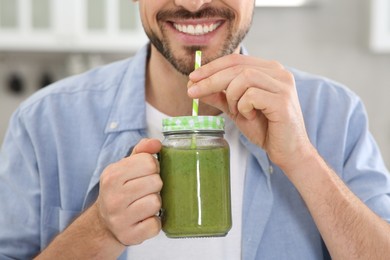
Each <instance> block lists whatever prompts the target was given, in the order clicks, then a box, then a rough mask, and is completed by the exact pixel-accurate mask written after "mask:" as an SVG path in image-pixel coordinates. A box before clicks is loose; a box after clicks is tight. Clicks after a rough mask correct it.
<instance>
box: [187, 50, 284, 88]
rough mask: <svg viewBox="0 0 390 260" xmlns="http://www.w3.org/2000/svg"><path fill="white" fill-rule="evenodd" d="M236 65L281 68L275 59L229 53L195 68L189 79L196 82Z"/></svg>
mask: <svg viewBox="0 0 390 260" xmlns="http://www.w3.org/2000/svg"><path fill="white" fill-rule="evenodd" d="M238 65H249V66H256V67H259V68H266V69H283V65H281V64H280V63H279V62H276V61H271V60H264V59H260V58H254V57H251V56H247V55H242V54H230V55H226V56H223V57H221V58H218V59H216V60H213V61H211V62H209V63H207V64H205V65H203V66H202V67H200V68H198V69H196V70H195V71H193V72H192V73H191V74H190V75H189V80H190V81H192V82H194V83H196V82H198V81H200V80H203V79H205V78H208V77H210V76H211V75H213V74H215V73H217V72H218V71H221V70H225V69H227V68H230V67H235V66H238Z"/></svg>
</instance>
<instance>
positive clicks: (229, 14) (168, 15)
mask: <svg viewBox="0 0 390 260" xmlns="http://www.w3.org/2000/svg"><path fill="white" fill-rule="evenodd" d="M213 17H222V18H225V19H227V20H231V19H234V18H235V15H234V13H233V11H231V10H230V9H226V8H224V9H222V8H212V7H206V8H204V9H201V10H199V11H197V12H190V11H188V10H186V9H184V8H182V9H178V10H165V11H160V12H158V13H157V16H156V19H157V21H167V20H170V19H173V18H175V19H200V18H213Z"/></svg>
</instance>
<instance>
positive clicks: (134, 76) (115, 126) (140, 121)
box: [105, 45, 149, 133]
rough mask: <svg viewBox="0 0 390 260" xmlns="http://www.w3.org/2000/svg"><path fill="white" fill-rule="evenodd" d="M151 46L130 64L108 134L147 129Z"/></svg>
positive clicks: (108, 127) (113, 110)
mask: <svg viewBox="0 0 390 260" xmlns="http://www.w3.org/2000/svg"><path fill="white" fill-rule="evenodd" d="M148 53H149V45H145V46H144V47H143V48H141V49H140V50H139V51H138V52H137V53H136V55H135V56H134V57H132V58H131V59H130V60H129V62H128V63H127V64H128V68H127V69H126V70H125V73H124V75H123V77H122V79H121V80H120V81H119V83H118V84H119V87H118V90H117V93H116V97H115V99H114V104H113V106H112V109H111V112H110V116H109V120H108V122H107V126H106V129H105V132H106V133H109V132H119V131H126V130H139V129H144V128H146V121H145V78H146V75H145V71H146V62H147V57H148Z"/></svg>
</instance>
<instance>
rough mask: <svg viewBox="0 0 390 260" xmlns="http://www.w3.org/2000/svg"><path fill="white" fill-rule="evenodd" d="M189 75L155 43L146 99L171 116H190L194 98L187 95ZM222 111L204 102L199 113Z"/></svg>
mask: <svg viewBox="0 0 390 260" xmlns="http://www.w3.org/2000/svg"><path fill="white" fill-rule="evenodd" d="M187 83H188V77H187V76H185V75H183V74H181V73H180V72H178V71H177V70H176V69H175V68H174V67H173V66H172V65H171V64H170V63H169V62H168V61H167V60H166V59H165V58H164V57H163V56H162V55H161V54H160V52H158V51H157V50H156V49H155V48H154V47H153V45H151V50H150V58H149V62H148V64H147V69H146V86H145V87H146V100H147V102H149V104H151V105H152V106H153V107H155V108H156V109H157V110H159V111H160V112H162V113H164V114H166V115H169V116H188V115H191V113H192V99H191V98H189V97H188V95H187ZM220 113H221V112H220V111H219V110H218V109H216V108H214V107H211V106H208V105H206V104H204V103H202V102H200V103H199V115H202V114H203V115H217V114H220Z"/></svg>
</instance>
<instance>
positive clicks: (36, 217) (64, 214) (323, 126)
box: [0, 46, 390, 260]
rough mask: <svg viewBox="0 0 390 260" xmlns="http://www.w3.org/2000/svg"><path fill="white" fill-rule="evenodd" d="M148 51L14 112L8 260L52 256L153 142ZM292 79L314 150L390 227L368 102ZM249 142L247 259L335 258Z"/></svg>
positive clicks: (313, 80)
mask: <svg viewBox="0 0 390 260" xmlns="http://www.w3.org/2000/svg"><path fill="white" fill-rule="evenodd" d="M147 51H148V47H147V46H145V47H144V48H143V49H142V50H140V51H139V52H138V53H137V54H136V56H134V57H133V58H130V59H128V60H124V61H119V62H116V63H113V64H110V65H107V66H104V67H101V68H97V69H94V70H91V71H89V72H86V73H84V74H82V75H78V76H74V77H70V78H67V79H65V80H62V81H59V82H57V83H55V84H53V85H52V86H49V87H47V88H45V89H43V90H42V91H39V92H38V93H36V94H35V95H33V96H32V97H31V98H29V99H28V100H27V101H25V102H24V103H23V104H22V105H21V106H20V107H19V108H18V110H17V111H16V112H15V113H14V115H13V116H12V118H11V121H10V125H9V129H8V132H7V134H6V137H5V139H4V142H3V146H2V149H1V155H0V259H12V258H16V259H28V258H31V257H32V256H34V255H36V254H37V253H38V252H39V251H40V250H42V249H43V248H45V247H46V246H47V245H48V244H49V243H50V241H51V240H52V239H53V238H54V236H55V235H56V234H58V232H61V231H62V230H64V229H65V228H66V227H67V225H69V223H70V222H71V221H72V220H73V219H74V218H75V217H77V216H78V215H79V214H80V213H81V212H82V211H83V210H84V209H85V208H86V207H88V205H90V204H91V203H92V202H93V201H94V200H95V199H96V196H97V194H98V183H99V176H100V174H101V172H102V171H103V169H104V168H105V167H106V166H107V165H108V164H110V163H112V162H115V161H117V160H119V159H121V158H123V157H124V156H125V155H126V154H127V152H128V149H129V147H131V146H133V145H135V144H136V143H137V142H138V141H139V140H140V139H141V138H142V137H145V136H146V130H145V129H146V125H145V124H146V123H145V90H144V86H145V67H146V59H147ZM292 72H293V73H294V75H295V80H296V86H297V90H298V94H299V99H300V102H301V107H302V111H303V115H304V118H305V123H306V128H307V132H308V135H309V137H310V139H311V141H312V143H313V144H314V145H315V146H316V147H317V149H318V151H319V153H320V154H321V155H322V156H323V157H324V158H325V160H326V161H327V162H328V164H329V165H330V166H331V167H332V168H333V169H334V170H335V171H336V172H337V173H338V174H339V175H340V177H341V178H342V179H343V180H344V181H345V182H346V183H347V185H348V186H349V187H350V189H351V190H352V191H353V192H354V193H355V194H356V195H357V196H358V197H359V198H360V199H361V200H363V201H364V202H365V203H366V204H367V205H368V206H369V207H370V208H371V209H373V210H374V211H375V212H376V213H377V214H379V215H380V216H381V217H382V218H383V219H385V220H386V221H388V222H390V176H389V174H388V172H387V170H386V167H385V166H384V163H383V161H382V158H381V155H380V153H379V150H378V147H377V145H376V144H375V142H374V140H373V138H372V136H371V134H370V133H369V130H368V123H367V118H366V112H365V110H364V107H363V105H362V103H361V101H360V99H359V98H358V97H357V96H356V95H355V94H354V93H352V92H351V91H349V90H348V89H346V88H345V87H343V86H340V85H339V84H337V83H335V82H332V81H330V80H328V79H326V78H322V77H317V76H313V75H309V74H305V73H303V72H300V71H296V70H293V69H292ZM173 98H175V97H172V99H173ZM241 142H242V143H243V144H244V146H245V147H246V148H247V149H248V151H249V152H250V156H249V159H248V162H247V172H246V180H245V188H244V190H245V191H244V201H243V229H242V233H243V236H242V258H243V259H248V260H249V259H322V258H324V257H325V258H326V248H325V247H324V245H323V242H322V239H321V236H320V234H319V232H318V230H317V227H316V226H315V224H314V222H313V219H312V217H311V216H310V214H309V212H308V210H307V208H306V206H305V203H304V202H303V200H302V199H301V197H300V195H299V194H298V192H297V190H296V189H295V188H294V186H293V185H292V184H291V183H290V181H289V180H288V179H287V178H286V176H285V175H284V174H283V172H282V171H281V170H280V169H279V168H278V167H277V166H275V165H272V163H271V162H270V161H269V160H268V158H267V155H266V153H265V152H264V151H263V150H262V149H260V148H259V147H257V146H255V145H254V144H252V143H251V142H250V141H248V140H247V139H246V138H245V137H244V136H241ZM313 174H315V172H313ZM167 250H169V249H167ZM125 254H126V252H125V253H124V254H123V255H122V259H125V257H126V255H125Z"/></svg>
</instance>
